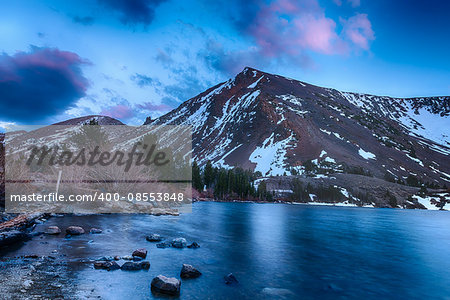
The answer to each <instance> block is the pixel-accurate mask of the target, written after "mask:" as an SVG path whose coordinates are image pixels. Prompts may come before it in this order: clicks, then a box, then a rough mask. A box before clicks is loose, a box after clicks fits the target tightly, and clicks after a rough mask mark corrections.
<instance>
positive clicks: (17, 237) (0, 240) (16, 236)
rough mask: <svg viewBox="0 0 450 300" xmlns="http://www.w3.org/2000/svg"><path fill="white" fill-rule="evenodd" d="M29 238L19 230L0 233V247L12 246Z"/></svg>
mask: <svg viewBox="0 0 450 300" xmlns="http://www.w3.org/2000/svg"><path fill="white" fill-rule="evenodd" d="M29 238H30V236H29V235H28V234H27V233H25V232H22V231H19V230H11V231H5V232H2V233H0V247H3V246H7V245H10V244H14V243H17V242H20V241H25V240H27V239H29Z"/></svg>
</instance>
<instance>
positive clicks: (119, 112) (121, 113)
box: [100, 104, 134, 120]
mask: <svg viewBox="0 0 450 300" xmlns="http://www.w3.org/2000/svg"><path fill="white" fill-rule="evenodd" d="M100 114H101V115H104V116H108V117H111V118H115V119H121V120H126V119H129V118H131V117H133V116H134V112H133V110H132V109H131V108H130V107H129V106H126V105H121V104H118V105H115V106H111V107H109V108H107V109H104V110H102V111H101V112H100Z"/></svg>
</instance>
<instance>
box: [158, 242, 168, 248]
mask: <svg viewBox="0 0 450 300" xmlns="http://www.w3.org/2000/svg"><path fill="white" fill-rule="evenodd" d="M156 247H157V248H169V247H170V243H167V242H162V243H158V244H156Z"/></svg>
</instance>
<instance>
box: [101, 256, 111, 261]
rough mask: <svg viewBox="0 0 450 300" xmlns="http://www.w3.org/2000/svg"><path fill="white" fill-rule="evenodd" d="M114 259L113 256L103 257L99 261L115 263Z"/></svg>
mask: <svg viewBox="0 0 450 300" xmlns="http://www.w3.org/2000/svg"><path fill="white" fill-rule="evenodd" d="M113 260H114V257H112V256H102V257H100V258H99V259H97V261H113Z"/></svg>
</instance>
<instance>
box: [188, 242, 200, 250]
mask: <svg viewBox="0 0 450 300" xmlns="http://www.w3.org/2000/svg"><path fill="white" fill-rule="evenodd" d="M187 247H188V248H194V249H196V248H200V245H199V244H198V243H197V242H193V243H192V244H190V245H188V246H187Z"/></svg>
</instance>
